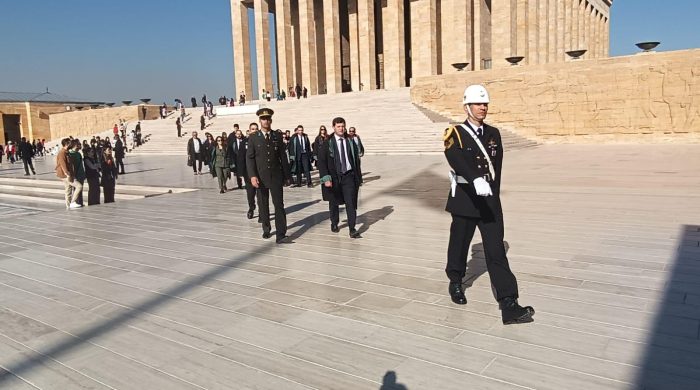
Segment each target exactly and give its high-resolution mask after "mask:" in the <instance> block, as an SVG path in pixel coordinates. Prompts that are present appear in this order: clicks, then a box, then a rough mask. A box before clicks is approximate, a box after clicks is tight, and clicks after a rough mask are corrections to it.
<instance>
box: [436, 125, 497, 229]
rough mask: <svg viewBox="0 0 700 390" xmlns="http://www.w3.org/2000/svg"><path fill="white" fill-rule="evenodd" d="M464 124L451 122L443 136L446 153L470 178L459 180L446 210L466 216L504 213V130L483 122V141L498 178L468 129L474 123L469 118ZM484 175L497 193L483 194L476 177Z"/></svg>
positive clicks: (458, 172)
mask: <svg viewBox="0 0 700 390" xmlns="http://www.w3.org/2000/svg"><path fill="white" fill-rule="evenodd" d="M464 126H466V127H467V130H466V131H465V130H464V129H463V128H462V126H458V125H455V126H450V127H449V128H447V129H446V130H445V135H444V137H443V140H444V142H445V157H447V162H448V163H449V164H450V167H452V170H454V171H455V173H456V174H457V175H459V176H461V177H463V178H464V179H466V180H467V181H468V183H458V184H457V188H456V190H455V194H454V196H452V193H451V192H450V194H449V195H448V199H447V206H446V207H445V210H446V211H448V212H449V213H452V214H455V215H460V216H463V217H477V218H478V217H485V218H489V217H490V218H492V217H494V216H496V215H500V214H502V209H501V201H500V198H499V194H500V187H501V168H502V163H503V147H502V145H501V134H500V132H499V131H498V129H497V128H495V127H493V126H489V125H487V124H483V125H482V127H481V128H482V129H483V136H482V137H481V142H482V143H483V145H484V149H485V150H486V152H487V153H488V154H489V158H490V159H491V162H492V163H493V170H494V173H495V176H496V177H495V178H493V177H491V174H490V173H489V160H488V159H487V158H486V156H484V153H483V152H482V151H481V148H480V147H479V145H478V144H477V143H476V142H475V139H474V138H475V137H472V136H471V135H469V133H467V131H471V130H470V127H473V125H471V124H470V123H468V121H465V122H464ZM479 177H483V178H484V179H486V181H488V183H489V185H490V186H491V191H492V192H493V196H479V195H477V194H476V191H475V190H474V185H473V184H472V182H473V181H474V179H476V178H479Z"/></svg>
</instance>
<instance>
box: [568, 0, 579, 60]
mask: <svg viewBox="0 0 700 390" xmlns="http://www.w3.org/2000/svg"><path fill="white" fill-rule="evenodd" d="M571 1H572V4H571V49H569V50H576V49H578V13H579V7H578V2H579V0H571Z"/></svg>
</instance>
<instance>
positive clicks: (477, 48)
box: [469, 0, 482, 70]
mask: <svg viewBox="0 0 700 390" xmlns="http://www.w3.org/2000/svg"><path fill="white" fill-rule="evenodd" d="M472 37H473V39H474V46H473V47H472V52H473V54H472V60H471V61H470V62H471V64H470V65H469V66H470V67H471V69H472V70H480V69H481V68H482V63H481V40H482V37H481V0H474V9H473V10H472Z"/></svg>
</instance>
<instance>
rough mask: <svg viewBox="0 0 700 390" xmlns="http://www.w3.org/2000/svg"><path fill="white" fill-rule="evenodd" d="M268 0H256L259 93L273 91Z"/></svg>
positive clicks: (256, 51)
mask: <svg viewBox="0 0 700 390" xmlns="http://www.w3.org/2000/svg"><path fill="white" fill-rule="evenodd" d="M269 12H270V10H269V7H268V3H267V0H255V1H254V3H253V13H254V15H255V54H256V58H257V60H258V91H257V92H261V91H262V89H263V88H264V89H265V90H266V91H271V90H272V65H271V62H270V59H271V55H270V17H269V15H270V14H269Z"/></svg>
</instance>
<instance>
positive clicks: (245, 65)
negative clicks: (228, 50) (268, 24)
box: [231, 0, 254, 99]
mask: <svg viewBox="0 0 700 390" xmlns="http://www.w3.org/2000/svg"><path fill="white" fill-rule="evenodd" d="M231 34H232V37H233V64H234V67H235V71H234V79H235V82H236V89H238V91H236V94H235V95H234V96H236V97H237V96H238V94H239V93H240V92H241V91H245V93H246V96H249V99H252V98H253V93H254V91H253V78H252V75H251V69H250V35H249V34H248V7H246V6H245V4H243V3H242V2H241V0H231Z"/></svg>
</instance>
